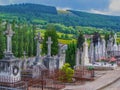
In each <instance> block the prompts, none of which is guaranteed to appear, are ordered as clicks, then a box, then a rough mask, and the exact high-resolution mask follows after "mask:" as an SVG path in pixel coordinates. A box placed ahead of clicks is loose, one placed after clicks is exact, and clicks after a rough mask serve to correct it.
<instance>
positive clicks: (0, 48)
mask: <svg viewBox="0 0 120 90" xmlns="http://www.w3.org/2000/svg"><path fill="white" fill-rule="evenodd" d="M4 31H5V28H3V27H2V25H1V23H0V59H1V58H3V56H4V50H5V48H6V44H5V43H6V41H5V40H6V39H5V35H4V34H3V32H4Z"/></svg>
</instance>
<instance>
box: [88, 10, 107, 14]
mask: <svg viewBox="0 0 120 90" xmlns="http://www.w3.org/2000/svg"><path fill="white" fill-rule="evenodd" d="M90 12H91V13H96V14H104V15H108V14H109V12H107V11H100V10H95V9H91V10H90Z"/></svg>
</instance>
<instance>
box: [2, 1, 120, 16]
mask: <svg viewBox="0 0 120 90" xmlns="http://www.w3.org/2000/svg"><path fill="white" fill-rule="evenodd" d="M19 3H35V4H43V5H49V6H55V7H57V9H63V10H66V9H72V10H80V11H87V12H91V13H97V14H106V15H118V16H120V0H0V5H9V4H19Z"/></svg>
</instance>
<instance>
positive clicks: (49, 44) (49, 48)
mask: <svg viewBox="0 0 120 90" xmlns="http://www.w3.org/2000/svg"><path fill="white" fill-rule="evenodd" d="M46 43H47V44H48V54H47V55H48V56H49V57H50V56H51V44H52V43H53V42H52V41H51V37H48V41H47V42H46Z"/></svg>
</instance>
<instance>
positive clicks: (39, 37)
mask: <svg viewBox="0 0 120 90" xmlns="http://www.w3.org/2000/svg"><path fill="white" fill-rule="evenodd" d="M35 40H36V41H37V54H36V58H35V62H34V64H35V65H36V64H41V63H42V61H41V48H40V44H41V43H42V41H43V40H42V37H41V35H40V32H39V33H38V35H37V36H36V37H35Z"/></svg>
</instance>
